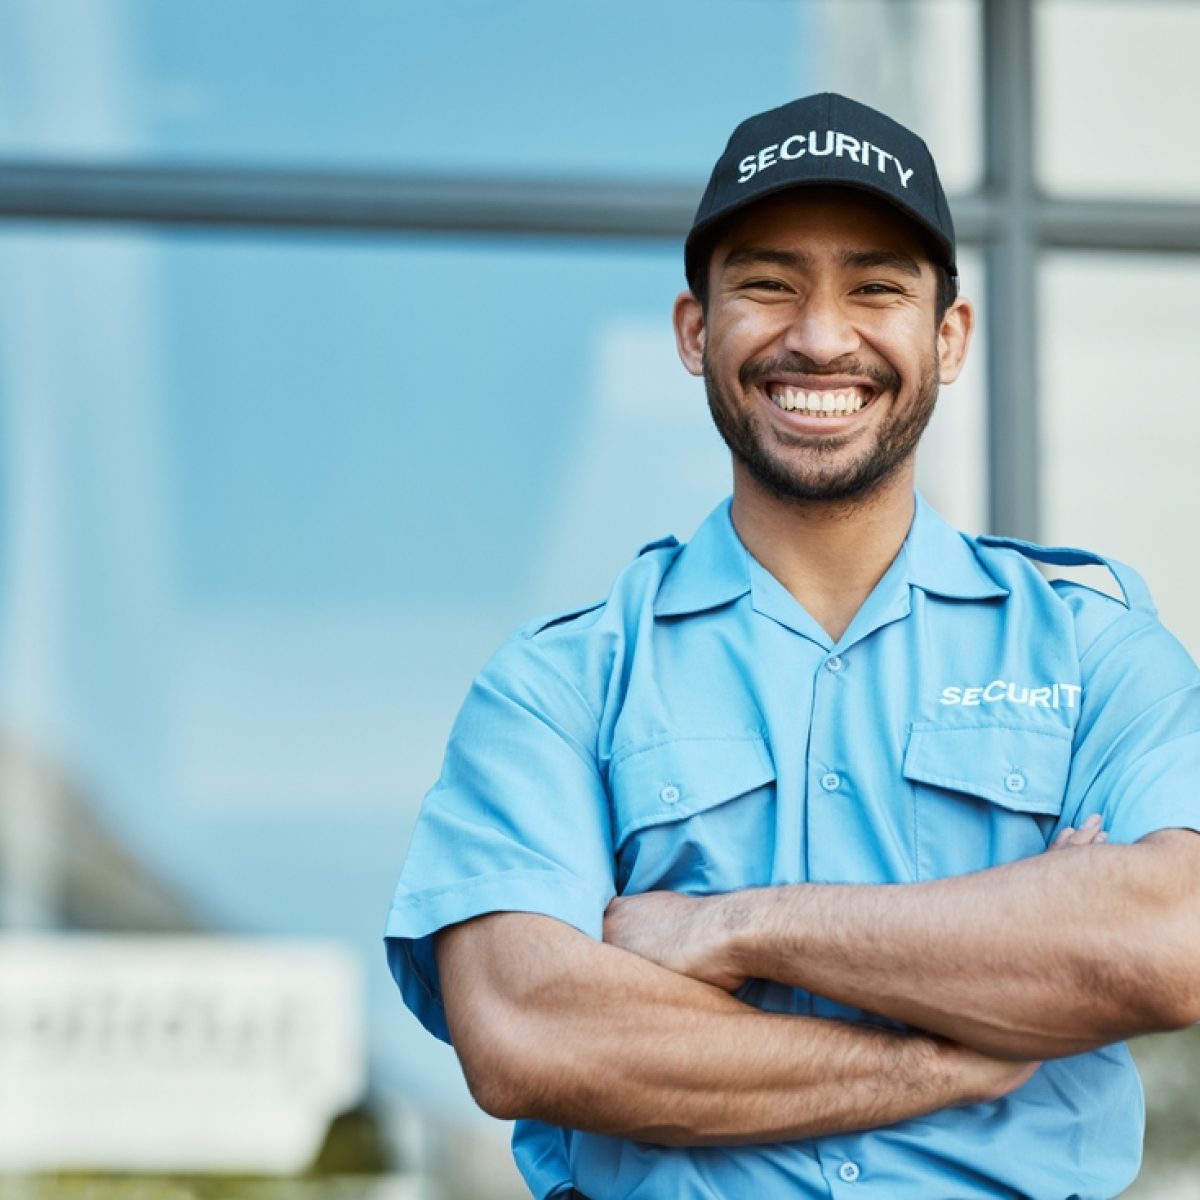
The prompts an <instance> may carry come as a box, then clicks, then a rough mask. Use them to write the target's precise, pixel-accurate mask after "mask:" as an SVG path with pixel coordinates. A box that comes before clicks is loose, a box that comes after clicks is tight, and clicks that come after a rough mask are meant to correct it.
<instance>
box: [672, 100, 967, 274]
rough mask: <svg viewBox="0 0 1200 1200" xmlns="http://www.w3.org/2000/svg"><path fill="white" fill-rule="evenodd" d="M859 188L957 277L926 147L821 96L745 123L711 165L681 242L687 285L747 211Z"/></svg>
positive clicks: (876, 116) (950, 227) (897, 128)
mask: <svg viewBox="0 0 1200 1200" xmlns="http://www.w3.org/2000/svg"><path fill="white" fill-rule="evenodd" d="M820 185H824V186H827V187H828V186H834V187H852V188H858V189H859V190H861V191H864V192H870V193H871V194H872V195H875V196H879V197H881V198H882V199H884V200H887V201H888V202H889V203H891V204H893V205H895V207H896V208H898V209H899V210H900V211H901V212H902V213H904V215H905V216H907V217H909V218H910V219H911V220H913V221H915V222H916V223H917V224H918V225H919V226H920V227H921V229H922V230H923V231H924V232H925V233H926V234H927V235H928V238H929V242H930V249H931V251H932V252H933V254H934V256H935V258H937V260H938V261H939V262H940V263H941V265H942V266H944V267H946V268H947V269H948V270H949V272H950V274H951V275H954V276H957V274H958V268H957V265H956V263H955V251H954V222H953V221H952V220H951V218H950V206H949V205H948V204H947V203H946V194H945V192H943V191H942V183H941V180H940V179H938V173H937V166H936V165H935V164H934V161H933V155H932V154H930V153H929V147H928V146H926V145H925V143H924V141H922V139H921V138H919V137H918V136H917V135H916V134H915V133H913V132H912V130H911V129H906V128H905V127H904V126H903V125H901V124H900V123H899V122H898V121H893V120H892V118H891V117H889V116H885V115H884V114H883V113H881V112H878V111H877V110H876V109H873V108H869V107H868V106H867V105H865V104H860V103H859V102H858V101H857V100H851V99H850V98H849V97H847V96H839V95H838V94H837V93H836V92H822V93H821V94H820V95H817V96H805V97H803V98H802V99H800V100H793V101H791V103H789V104H784V105H781V106H780V107H779V108H772V109H770V110H769V111H767V112H763V113H759V114H758V115H757V116H753V117H748V118H747V119H746V120H745V121H743V122H742V123H741V124H740V125H739V126H738V127H737V128H736V129H735V130H734V131H733V134H732V136H731V137H730V139H729V144H728V145H727V146H726V147H725V153H724V154H722V155H721V157H720V158H719V159H718V160H717V165H716V166H715V167H714V168H713V173H712V176H711V177H710V179H709V181H708V187H707V188H706V189H705V191H704V195H703V197H702V198H701V200H700V207H699V208H698V209H697V210H696V216H695V219H694V220H693V222H692V228H691V231H690V232H689V233H688V235H687V241H686V242H685V243H684V250H683V261H684V269H685V271H686V273H687V281H688V285H689V286H690V287H692V288H693V289H694V288H695V286H696V280H697V274H698V269H699V268H700V267H701V266H702V265H703V262H702V259H703V258H704V256H705V255H706V254H707V248H708V246H709V245H710V244H711V240H712V239H711V235H712V233H713V232H714V230H715V228H716V226H717V225H718V224H719V223H720V222H721V221H724V220H725V219H726V218H727V217H729V216H731V215H732V214H734V213H735V212H738V211H739V210H740V209H742V208H745V207H746V206H747V205H748V204H753V203H754V202H755V201H756V200H762V199H763V198H764V197H766V196H774V195H776V194H777V193H779V192H786V191H789V190H790V189H792V188H797V187H813V186H820Z"/></svg>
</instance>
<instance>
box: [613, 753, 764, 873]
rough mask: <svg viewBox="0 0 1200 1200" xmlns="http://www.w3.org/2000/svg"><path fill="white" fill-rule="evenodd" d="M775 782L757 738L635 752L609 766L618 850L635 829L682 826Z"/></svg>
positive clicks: (626, 754) (625, 754) (625, 755)
mask: <svg viewBox="0 0 1200 1200" xmlns="http://www.w3.org/2000/svg"><path fill="white" fill-rule="evenodd" d="M774 778H775V765H774V763H773V762H772V761H771V752H770V749H769V748H768V746H767V743H766V740H765V739H764V738H763V737H762V735H761V734H758V733H754V734H743V735H734V736H719V737H688V738H673V739H671V740H669V741H662V742H654V743H651V744H650V745H646V746H636V747H633V748H632V749H630V750H629V751H627V752H626V753H624V754H622V755H621V756H620V757H619V758H617V759H615V760H614V761H613V765H612V771H611V775H610V784H611V787H612V796H613V808H614V810H615V823H616V826H617V828H616V838H617V849H620V847H621V845H622V844H623V843H624V842H625V840H626V839H627V838H628V837H629V836H630V834H633V833H636V832H637V831H638V830H639V829H644V828H645V827H646V826H648V825H660V824H664V823H665V822H667V821H681V820H684V819H685V818H687V817H691V816H694V815H695V814H696V813H699V812H703V811H704V810H705V809H708V808H713V807H715V806H716V805H718V804H723V803H724V802H725V801H726V800H732V799H733V798H734V797H735V796H742V795H745V794H746V793H747V792H751V791H753V790H754V789H755V788H759V787H763V786H764V785H766V784H768V783H771V782H772V781H773V780H774Z"/></svg>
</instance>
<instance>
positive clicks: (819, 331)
mask: <svg viewBox="0 0 1200 1200" xmlns="http://www.w3.org/2000/svg"><path fill="white" fill-rule="evenodd" d="M784 344H785V345H786V347H787V349H788V350H792V351H796V352H798V353H800V354H803V355H805V356H806V357H808V358H810V359H811V360H812V361H813V362H815V363H818V364H821V365H824V364H826V363H831V362H834V361H836V360H837V359H839V358H842V357H843V356H844V355H847V354H851V353H853V352H854V351H855V350H857V349H858V347H859V335H858V331H857V330H856V329H855V327H854V323H853V322H852V321H851V320H850V315H849V313H848V312H847V311H846V309H845V306H844V305H843V304H842V301H841V297H840V296H838V295H836V294H834V293H833V292H832V291H827V290H825V289H817V290H814V291H812V292H810V293H809V294H808V295H806V296H803V297H800V298H798V299H797V301H796V306H795V308H794V310H793V313H792V317H791V320H790V321H789V322H788V327H787V329H786V330H785V331H784Z"/></svg>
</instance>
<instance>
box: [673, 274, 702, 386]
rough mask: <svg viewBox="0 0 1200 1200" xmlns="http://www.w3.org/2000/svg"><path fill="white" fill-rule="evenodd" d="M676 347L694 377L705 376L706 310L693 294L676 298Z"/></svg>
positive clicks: (684, 293)
mask: <svg viewBox="0 0 1200 1200" xmlns="http://www.w3.org/2000/svg"><path fill="white" fill-rule="evenodd" d="M673 319H674V322H675V347H676V349H677V350H678V351H679V358H680V361H681V362H682V363H683V365H684V366H685V367H686V368H687V369H688V370H689V371H690V372H691V373H692V374H693V375H703V374H704V308H703V306H702V305H701V303H700V301H699V300H697V299H696V297H695V296H694V295H692V293H691V292H680V293H679V295H678V296H676V297H675V312H674V314H673Z"/></svg>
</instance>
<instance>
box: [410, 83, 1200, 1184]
mask: <svg viewBox="0 0 1200 1200" xmlns="http://www.w3.org/2000/svg"><path fill="white" fill-rule="evenodd" d="M685 265H686V271H687V278H688V284H689V288H688V290H687V291H686V292H684V293H683V294H682V295H681V296H680V297H679V298H678V300H677V301H676V306H675V328H676V334H677V340H678V345H679V352H680V356H681V358H682V360H683V363H684V365H685V366H686V367H687V369H688V370H689V371H691V372H692V373H694V374H696V375H702V376H703V377H704V380H705V384H706V387H707V392H708V400H709V407H710V409H711V411H712V415H713V418H714V420H715V422H716V425H717V427H718V429H719V430H720V432H721V434H722V436H723V437H724V439H725V441H726V442H727V444H728V446H729V448H730V451H731V453H732V459H733V471H734V490H733V497H732V500H731V501H729V502H727V503H725V504H722V505H721V506H720V507H719V508H718V509H717V510H716V511H715V512H714V513H713V514H712V516H711V517H709V519H708V520H707V521H706V522H705V524H704V525H702V526H701V528H700V530H699V531H698V532H697V534H696V536H695V537H694V539H693V540H692V541H691V542H690V543H689V544H688V545H686V546H680V545H678V544H677V543H676V542H675V541H674V540H673V539H668V540H666V541H663V542H658V543H654V544H652V545H651V546H649V547H647V549H646V550H644V551H643V553H642V554H641V555H640V556H639V557H638V558H637V559H636V560H635V561H634V562H633V563H632V565H630V566H629V567H628V568H627V569H626V570H625V571H624V572H623V573H622V574H621V576H620V577H619V578H618V579H617V581H616V583H615V585H614V587H613V590H612V592H611V594H610V596H609V597H608V599H607V601H605V602H604V603H603V604H600V605H598V606H596V607H594V608H591V609H588V610H584V611H581V612H577V613H570V614H565V615H562V616H559V617H556V618H554V619H552V620H549V621H540V622H535V623H533V624H530V625H528V626H526V627H525V628H523V629H521V630H519V631H518V632H517V633H516V634H515V635H514V636H513V637H512V638H511V639H510V640H509V642H508V643H507V644H506V645H505V646H504V647H503V648H502V649H501V650H500V652H499V653H498V654H497V655H496V657H495V658H494V659H493V660H492V661H491V663H489V664H488V666H487V667H486V668H485V669H484V671H483V672H482V674H481V675H480V676H479V677H478V679H477V680H476V681H475V684H474V686H473V687H472V689H471V692H470V695H469V696H468V698H467V701H466V703H465V705H464V707H463V710H462V712H461V714H460V716H459V719H458V722H457V724H456V725H455V728H454V731H453V734H452V736H451V740H450V745H449V749H448V751H447V755H446V762H445V767H444V770H443V773H442V776H441V779H440V780H439V782H438V783H437V785H436V787H435V788H434V789H433V790H432V791H431V792H430V794H429V796H428V797H427V799H426V802H425V805H424V808H423V810H422V815H421V817H420V820H419V823H418V826H417V830H416V834H415V837H414V839H413V843H412V846H411V848H410V851H409V855H408V859H407V861H406V864H405V867H404V871H403V876H402V878H401V881H400V885H399V888H398V889H397V892H396V897H395V901H394V904H393V907H392V910H391V914H390V918H389V922H388V927H387V932H388V950H389V957H390V962H391V966H392V970H393V972H394V974H395V977H396V979H397V982H398V983H399V985H400V987H401V989H402V991H403V994H404V997H405V999H406V1000H407V1002H408V1003H409V1005H410V1006H411V1007H412V1008H413V1010H414V1011H415V1012H416V1013H417V1015H418V1016H419V1017H420V1018H421V1020H422V1021H423V1022H424V1023H425V1024H426V1025H427V1027H428V1028H429V1029H430V1030H431V1031H432V1032H433V1033H435V1034H436V1035H438V1036H439V1037H442V1038H446V1039H448V1040H452V1042H453V1044H454V1046H455V1048H456V1050H457V1052H458V1054H459V1057H460V1059H461V1062H462V1064H463V1068H464V1071H465V1073H466V1076H467V1081H468V1083H469V1085H470V1086H471V1088H472V1091H473V1093H474V1095H475V1096H476V1098H477V1099H478V1101H479V1102H480V1104H481V1105H482V1106H483V1107H484V1108H486V1109H488V1110H489V1111H491V1112H493V1113H495V1114H497V1115H499V1116H504V1117H514V1118H517V1119H518V1123H517V1127H516V1134H515V1138H514V1145H515V1153H516V1156H517V1161H518V1163H519V1165H520V1167H521V1170H522V1171H523V1173H524V1175H525V1178H526V1179H527V1181H528V1183H529V1185H530V1188H531V1189H532V1191H533V1193H534V1195H535V1196H538V1197H549V1196H570V1195H573V1194H582V1195H585V1196H588V1197H591V1198H592V1200H615V1198H617V1197H621V1198H633V1197H644V1198H655V1200H662V1198H663V1197H679V1198H697V1200H698V1198H700V1197H724V1198H728V1197H735V1196H756V1197H762V1198H763V1200H770V1198H772V1197H821V1198H822V1200H825V1198H828V1197H830V1196H833V1197H846V1198H851V1197H855V1198H857V1197H860V1196H875V1197H887V1198H888V1200H897V1198H905V1197H911V1198H916V1197H920V1198H922V1200H928V1198H930V1197H938V1198H945V1197H954V1198H955V1200H965V1198H969V1197H981V1198H982V1197H987V1198H989V1200H994V1198H995V1197H997V1196H1033V1197H1038V1198H1039V1200H1055V1198H1066V1197H1111V1196H1113V1195H1115V1194H1116V1193H1118V1192H1120V1191H1121V1190H1122V1189H1123V1188H1124V1187H1125V1186H1126V1185H1127V1184H1128V1183H1129V1181H1130V1180H1131V1179H1132V1178H1133V1177H1134V1175H1135V1174H1136V1172H1137V1168H1138V1163H1139V1159H1140V1154H1141V1140H1142V1100H1141V1091H1140V1086H1139V1083H1138V1080H1137V1076H1136V1073H1135V1070H1134V1068H1133V1065H1132V1063H1131V1061H1130V1058H1129V1054H1128V1052H1127V1050H1126V1049H1125V1047H1124V1046H1123V1045H1122V1044H1121V1042H1122V1039H1124V1038H1126V1037H1128V1036H1130V1035H1133V1034H1137V1033H1143V1032H1146V1031H1150V1030H1163V1029H1170V1028H1179V1027H1182V1026H1185V1025H1188V1024H1190V1023H1192V1022H1194V1021H1196V1020H1197V1019H1200V838H1198V837H1197V836H1196V831H1197V830H1200V787H1198V786H1197V784H1198V783H1200V676H1198V674H1197V670H1196V667H1195V665H1194V664H1193V663H1192V662H1191V660H1190V659H1189V658H1188V656H1187V654H1186V653H1185V652H1184V651H1183V650H1182V649H1181V647H1180V646H1179V645H1178V644H1177V643H1176V642H1175V641H1174V640H1173V639H1172V638H1171V636H1170V635H1169V634H1168V633H1167V632H1166V631H1165V630H1164V629H1163V628H1162V626H1161V625H1160V624H1159V623H1158V621H1157V619H1156V616H1155V613H1154V609H1153V606H1152V604H1151V602H1150V599H1149V597H1148V595H1147V593H1146V590H1145V588H1144V586H1143V585H1142V583H1141V581H1140V580H1139V579H1138V577H1137V575H1136V574H1135V573H1134V572H1132V571H1131V570H1129V569H1128V568H1126V567H1123V566H1121V565H1120V564H1117V563H1114V562H1106V561H1105V560H1103V559H1100V558H1098V557H1096V556H1093V555H1088V554H1083V553H1082V552H1077V551H1068V550H1057V549H1043V548H1039V547H1036V546H1032V545H1029V544H1025V543H1020V542H1015V541H1009V540H1003V539H997V538H986V537H981V538H969V537H966V536H964V535H962V534H959V533H957V532H955V531H954V530H952V529H951V528H950V527H949V526H947V525H946V524H945V523H944V522H943V521H942V520H941V519H940V518H939V517H938V516H937V515H936V514H935V513H934V512H932V511H931V510H930V509H929V508H928V507H927V506H926V505H925V504H924V503H923V501H922V500H921V499H920V498H919V497H918V496H916V495H915V494H914V485H913V460H914V452H915V449H916V446H917V442H918V440H919V438H920V436H921V433H922V431H923V429H924V428H925V425H926V422H927V421H928V419H929V416H930V414H931V412H932V410H933V406H934V403H935V399H936V396H937V391H938V387H939V385H940V384H942V383H949V382H951V381H952V380H953V379H954V378H955V377H956V376H957V375H958V373H959V370H960V368H961V366H962V363H963V360H964V357H965V355H966V352H967V347H968V343H969V341H970V336H971V331H972V322H973V315H972V310H971V307H970V305H969V303H968V302H967V301H966V300H965V299H963V298H961V297H959V296H958V295H957V287H956V283H957V280H956V272H955V243H954V232H953V226H952V224H951V219H950V213H949V210H948V208H947V205H946V200H945V196H944V194H943V192H942V188H941V184H940V182H939V180H938V176H937V172H936V168H935V166H934V163H933V160H932V158H931V157H930V155H929V152H928V150H927V148H926V146H925V144H924V142H922V141H921V140H920V139H919V138H918V137H917V136H916V135H914V134H913V133H911V132H910V131H909V130H907V129H905V128H903V127H902V126H900V125H898V124H896V123H895V122H894V121H892V120H890V119H889V118H888V117H886V116H884V115H883V114H881V113H878V112H876V111H874V110H872V109H870V108H867V107H865V106H863V105H861V104H858V103H856V102H854V101H852V100H849V99H846V98H844V97H841V96H836V95H821V96H812V97H808V98H805V99H802V100H798V101H795V102H794V103H791V104H787V105H784V106H783V107H781V108H778V109H774V110H772V111H770V112H767V113H762V114H760V115H758V116H755V117H751V118H750V119H749V120H747V121H745V122H744V123H743V124H742V125H740V126H739V127H738V129H737V130H736V131H735V132H734V134H733V136H732V138H731V139H730V142H729V145H728V147H727V149H726V151H725V153H724V155H723V156H722V157H721V159H720V161H719V162H718V163H717V165H716V168H715V169H714V172H713V175H712V179H711V181H710V183H709V186H708V189H707V191H706V192H705V194H704V197H703V199H702V201H701V203H700V208H699V211H698V213H697V216H696V221H695V224H694V226H693V228H692V230H691V233H690V234H689V236H688V240H687V245H686V251H685ZM1039 561H1041V562H1043V563H1047V562H1048V563H1050V564H1071V563H1081V562H1090V563H1093V564H1095V565H1096V566H1097V567H1098V568H1100V569H1102V570H1106V571H1107V572H1109V573H1110V575H1111V577H1112V583H1113V585H1114V586H1113V589H1112V590H1113V591H1114V592H1116V593H1117V596H1116V598H1113V597H1111V596H1109V595H1107V594H1104V593H1102V592H1100V591H1093V590H1090V589H1089V588H1087V587H1083V586H1081V585H1078V584H1074V583H1067V582H1048V581H1047V579H1046V578H1045V576H1044V574H1043V572H1042V571H1041V570H1039V565H1038V564H1039Z"/></svg>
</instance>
